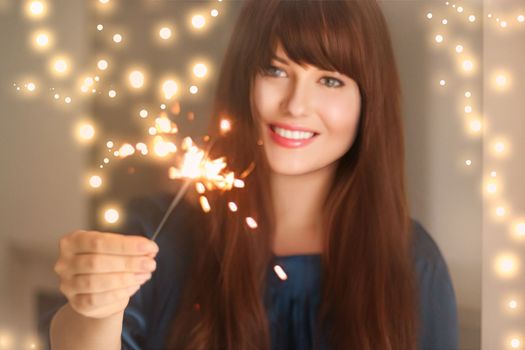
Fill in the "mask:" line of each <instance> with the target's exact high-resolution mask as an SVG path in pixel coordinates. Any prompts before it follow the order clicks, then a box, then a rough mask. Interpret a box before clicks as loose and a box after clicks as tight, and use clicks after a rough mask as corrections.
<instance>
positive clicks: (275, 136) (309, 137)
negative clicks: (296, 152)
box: [268, 124, 319, 148]
mask: <svg viewBox="0 0 525 350" xmlns="http://www.w3.org/2000/svg"><path fill="white" fill-rule="evenodd" d="M268 129H269V130H268V131H269V132H270V136H271V138H272V140H273V141H274V142H275V143H277V144H278V145H280V146H283V147H287V148H297V147H302V146H306V145H307V144H309V143H311V142H312V141H313V140H314V139H315V138H316V137H317V136H319V133H318V132H315V131H310V130H308V129H305V128H299V127H292V128H283V127H281V126H280V125H276V124H269V125H268Z"/></svg>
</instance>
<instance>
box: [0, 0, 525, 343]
mask: <svg viewBox="0 0 525 350" xmlns="http://www.w3.org/2000/svg"><path fill="white" fill-rule="evenodd" d="M380 4H381V7H382V8H383V10H384V13H385V16H386V18H387V21H388V23H389V26H390V31H391V35H392V41H393V46H394V50H395V53H396V57H397V64H398V67H399V72H400V75H401V79H402V84H403V95H404V104H403V109H404V118H405V130H406V156H407V164H406V171H407V185H408V191H409V193H408V195H409V201H410V207H411V211H412V217H413V218H415V219H417V220H419V221H420V222H421V223H422V224H423V226H424V227H425V228H426V229H427V231H429V233H430V234H431V235H432V237H433V238H434V239H435V241H436V243H437V244H438V246H439V247H440V249H441V251H442V253H443V255H444V257H445V260H446V262H447V264H448V267H449V270H450V273H451V276H452V280H453V283H454V289H455V293H456V297H457V302H458V316H459V321H460V348H461V349H481V348H483V349H507V348H508V349H520V348H525V331H524V330H525V318H524V316H523V302H525V299H524V295H523V290H525V279H524V278H523V274H520V271H521V270H520V266H521V264H520V262H521V260H522V258H523V257H524V256H525V255H524V249H523V242H524V238H525V223H524V216H523V212H524V211H525V208H524V207H525V205H524V204H525V203H524V201H523V198H524V194H525V193H524V186H523V185H522V183H521V178H520V174H522V173H523V170H524V168H525V164H524V162H523V160H524V159H523V156H522V154H521V153H520V152H519V150H521V149H523V147H524V146H525V145H524V144H523V143H524V141H523V137H522V135H521V134H522V133H523V131H524V130H525V121H524V118H523V110H524V107H525V106H524V103H525V102H524V100H525V99H523V92H522V91H523V90H524V89H525V85H524V82H523V80H524V78H525V68H524V67H523V64H522V61H523V57H524V54H525V40H523V37H524V33H525V23H524V20H523V15H525V4H524V3H523V1H517V0H516V1H513V0H506V1H499V2H496V1H462V2H460V3H459V2H458V3H454V2H445V1H423V0H422V1H397V0H385V1H380ZM241 5H242V1H227V0H224V1H184V0H175V1H167V0H127V1H124V0H89V1H88V0H68V1H66V0H45V1H44V0H39V1H29V0H28V1H22V0H0V50H1V55H0V77H1V79H0V118H1V122H2V124H1V127H0V142H1V145H2V147H0V160H1V163H0V164H1V166H0V169H1V171H0V208H1V211H0V349H31V348H45V344H43V343H42V342H41V341H40V339H42V333H43V332H46V331H47V330H46V329H45V325H46V322H45V321H46V319H48V317H49V310H52V309H53V308H54V307H56V305H58V304H60V303H62V302H63V299H62V297H61V296H60V293H59V292H58V287H57V285H58V279H57V278H56V277H55V275H54V272H53V265H54V262H55V260H56V258H57V253H58V240H59V238H60V237H61V236H63V235H64V234H66V233H68V232H70V231H72V230H74V229H78V228H84V229H88V228H92V229H100V230H105V231H111V230H118V225H119V223H121V222H122V221H123V220H124V219H125V215H126V213H125V211H123V207H124V205H125V203H126V202H127V201H128V200H129V199H130V198H132V197H136V196H140V195H145V194H151V193H155V192H160V191H172V190H173V189H174V187H176V186H178V185H177V181H173V180H170V179H169V177H168V172H167V168H168V166H169V161H168V160H169V156H170V154H171V153H172V151H173V146H172V145H171V144H170V139H169V138H166V137H164V138H163V137H161V136H159V135H158V133H159V131H162V130H165V129H166V128H168V129H171V132H173V128H175V127H176V128H177V129H178V134H179V135H181V136H191V137H192V139H193V140H195V141H196V142H200V141H202V140H204V139H205V132H206V129H207V123H208V120H209V113H210V110H211V105H210V101H211V98H212V96H213V93H214V88H215V83H216V79H217V77H218V73H219V69H220V64H221V61H222V57H223V55H224V52H225V50H226V45H227V43H228V40H229V37H230V34H231V31H232V29H233V28H232V27H233V24H234V21H235V18H236V16H237V14H238V11H239V8H240V6H241ZM159 119H160V120H159ZM166 119H167V120H166ZM166 123H167V124H166ZM177 137H178V135H177ZM520 161H521V162H520ZM482 310H483V312H482ZM39 332H40V334H39Z"/></svg>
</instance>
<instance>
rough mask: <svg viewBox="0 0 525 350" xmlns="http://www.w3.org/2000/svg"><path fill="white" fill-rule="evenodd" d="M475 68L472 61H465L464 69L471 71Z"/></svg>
mask: <svg viewBox="0 0 525 350" xmlns="http://www.w3.org/2000/svg"><path fill="white" fill-rule="evenodd" d="M473 68H474V63H472V61H470V60H465V61H463V69H464V70H466V71H469V72H470V71H471V70H472V69H473Z"/></svg>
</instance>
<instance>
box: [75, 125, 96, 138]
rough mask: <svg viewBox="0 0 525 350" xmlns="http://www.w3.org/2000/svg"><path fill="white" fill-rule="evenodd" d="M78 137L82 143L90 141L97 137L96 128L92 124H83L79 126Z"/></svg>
mask: <svg viewBox="0 0 525 350" xmlns="http://www.w3.org/2000/svg"><path fill="white" fill-rule="evenodd" d="M78 136H79V138H80V140H82V141H90V140H92V139H93V137H95V127H94V126H93V125H92V124H90V123H82V124H80V125H79V126H78Z"/></svg>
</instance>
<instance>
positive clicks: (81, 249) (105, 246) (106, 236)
mask: <svg viewBox="0 0 525 350" xmlns="http://www.w3.org/2000/svg"><path fill="white" fill-rule="evenodd" d="M67 243H69V244H70V249H69V250H70V251H71V252H72V253H74V254H79V253H99V254H114V255H144V254H148V253H154V252H158V250H159V246H158V245H157V244H156V243H155V242H153V241H151V240H149V239H147V238H146V237H143V236H129V235H122V234H118V233H107V232H96V231H77V232H75V233H73V234H72V235H71V236H70V237H69V239H68V240H67Z"/></svg>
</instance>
